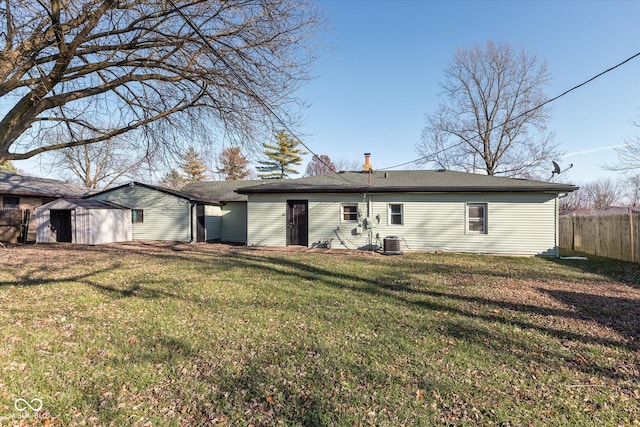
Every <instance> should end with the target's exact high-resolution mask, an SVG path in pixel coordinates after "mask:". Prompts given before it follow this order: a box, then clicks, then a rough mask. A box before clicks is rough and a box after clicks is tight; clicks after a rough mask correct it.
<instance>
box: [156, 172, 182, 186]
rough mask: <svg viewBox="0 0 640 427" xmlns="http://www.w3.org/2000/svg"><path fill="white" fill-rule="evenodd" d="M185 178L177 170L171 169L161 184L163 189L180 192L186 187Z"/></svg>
mask: <svg viewBox="0 0 640 427" xmlns="http://www.w3.org/2000/svg"><path fill="white" fill-rule="evenodd" d="M184 182H185V178H184V176H182V174H181V173H180V172H178V171H177V170H176V169H171V170H170V171H169V172H168V173H167V174H166V175H165V176H164V178H162V181H161V182H160V186H161V187H165V188H170V189H172V190H179V189H180V187H182V186H183V185H184Z"/></svg>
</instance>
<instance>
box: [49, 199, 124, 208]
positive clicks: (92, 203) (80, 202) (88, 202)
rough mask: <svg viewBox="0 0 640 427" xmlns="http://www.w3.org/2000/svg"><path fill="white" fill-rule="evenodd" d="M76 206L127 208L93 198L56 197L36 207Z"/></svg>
mask: <svg viewBox="0 0 640 427" xmlns="http://www.w3.org/2000/svg"><path fill="white" fill-rule="evenodd" d="M76 208H83V209H88V210H92V209H129V208H126V207H124V206H120V205H117V204H115V203H111V202H107V201H102V200H94V199H56V200H54V201H52V202H49V203H46V204H44V205H42V206H40V207H39V208H37V209H45V210H46V209H59V210H70V209H76Z"/></svg>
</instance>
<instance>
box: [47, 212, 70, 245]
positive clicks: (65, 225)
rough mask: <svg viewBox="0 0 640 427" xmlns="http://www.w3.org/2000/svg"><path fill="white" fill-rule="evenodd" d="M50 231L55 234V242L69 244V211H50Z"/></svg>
mask: <svg viewBox="0 0 640 427" xmlns="http://www.w3.org/2000/svg"><path fill="white" fill-rule="evenodd" d="M49 221H50V223H51V230H52V231H53V232H55V233H56V242H67V243H69V242H71V211H70V210H50V211H49Z"/></svg>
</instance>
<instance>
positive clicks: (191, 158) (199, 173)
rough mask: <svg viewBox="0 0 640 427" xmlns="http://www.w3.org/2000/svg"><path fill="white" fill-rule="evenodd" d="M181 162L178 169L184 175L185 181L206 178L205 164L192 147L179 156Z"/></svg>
mask: <svg viewBox="0 0 640 427" xmlns="http://www.w3.org/2000/svg"><path fill="white" fill-rule="evenodd" d="M180 157H181V158H182V162H181V163H180V169H182V171H183V172H184V174H185V175H186V178H185V179H186V180H187V181H204V180H205V179H207V178H208V177H207V166H206V165H205V164H204V161H203V160H202V158H201V157H200V153H198V152H197V151H196V150H195V149H194V148H193V147H189V149H188V150H187V151H186V152H185V153H184V154H183V155H182V156H180Z"/></svg>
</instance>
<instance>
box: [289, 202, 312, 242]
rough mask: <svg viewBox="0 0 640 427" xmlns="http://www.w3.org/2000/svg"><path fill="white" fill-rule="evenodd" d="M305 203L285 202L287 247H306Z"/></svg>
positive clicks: (307, 230)
mask: <svg viewBox="0 0 640 427" xmlns="http://www.w3.org/2000/svg"><path fill="white" fill-rule="evenodd" d="M307 206H308V204H307V201H306V200H287V246H290V245H297V246H308V245H309V240H308V239H309V237H308V234H309V233H308V232H309V229H308V226H307Z"/></svg>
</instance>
